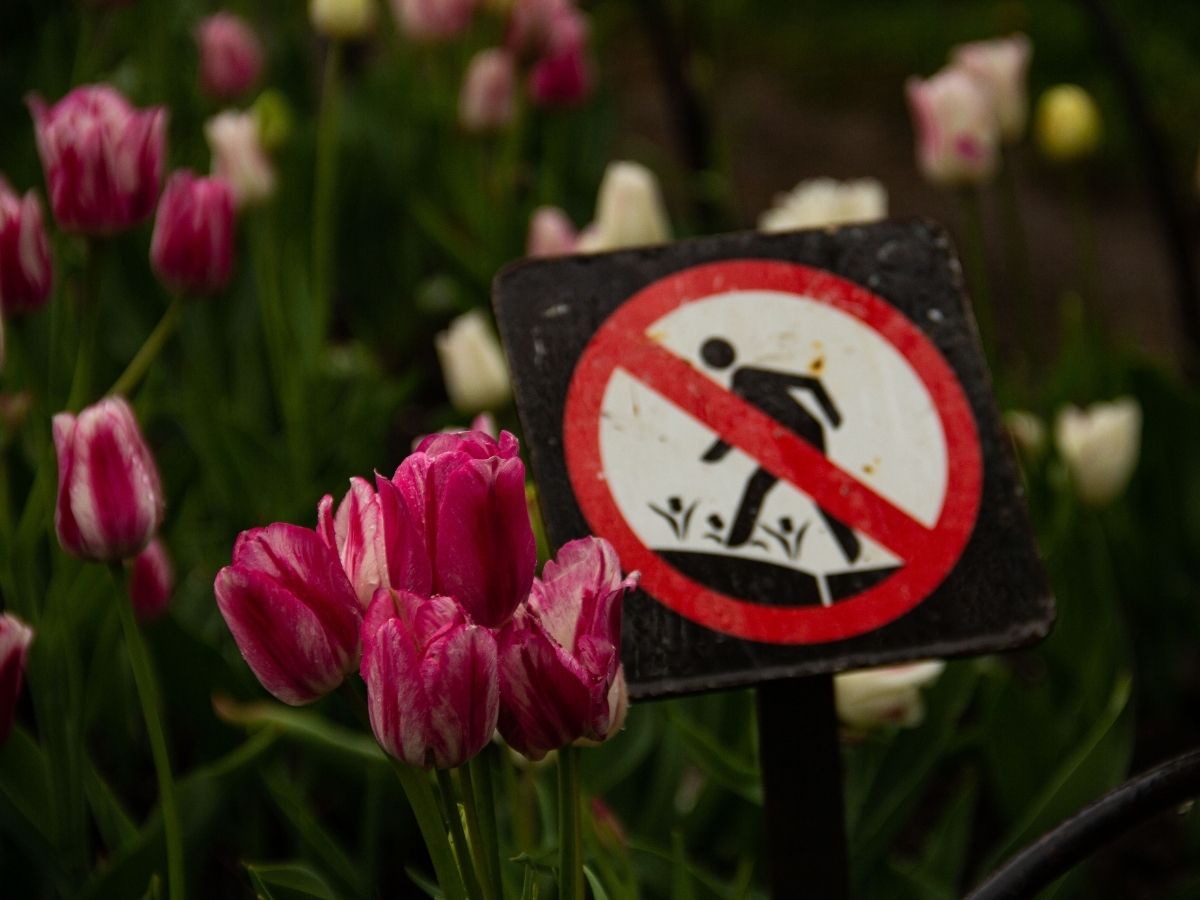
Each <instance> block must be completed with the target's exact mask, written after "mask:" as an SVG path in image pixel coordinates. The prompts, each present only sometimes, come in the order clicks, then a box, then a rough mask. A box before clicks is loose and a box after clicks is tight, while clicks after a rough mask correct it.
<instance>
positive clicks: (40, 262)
mask: <svg viewBox="0 0 1200 900" xmlns="http://www.w3.org/2000/svg"><path fill="white" fill-rule="evenodd" d="M52 278H53V272H52V270H51V266H50V242H49V240H47V238H46V227H45V225H44V224H43V222H42V204H41V203H40V202H39V201H38V198H37V194H35V193H34V192H33V191H29V192H28V193H26V194H25V196H24V197H18V196H17V194H16V192H14V191H13V189H12V188H11V187H9V185H8V182H7V181H5V180H4V179H3V178H0V309H2V310H3V311H4V314H5V315H12V314H14V313H25V312H33V311H35V310H38V309H41V307H42V306H43V305H44V304H45V302H46V300H47V299H48V298H49V296H50V282H51V280H52Z"/></svg>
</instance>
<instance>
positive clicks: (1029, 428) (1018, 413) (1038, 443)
mask: <svg viewBox="0 0 1200 900" xmlns="http://www.w3.org/2000/svg"><path fill="white" fill-rule="evenodd" d="M1004 427H1005V428H1006V429H1008V433H1009V435H1010V436H1011V437H1012V439H1013V443H1014V444H1016V445H1017V449H1018V450H1020V451H1021V452H1022V453H1027V454H1028V455H1030V456H1037V455H1038V454H1039V453H1041V452H1042V449H1043V448H1044V447H1045V446H1046V426H1045V425H1044V424H1042V420H1041V419H1039V418H1038V417H1037V416H1035V415H1034V414H1033V413H1031V412H1030V411H1029V410H1027V409H1010V410H1009V411H1008V412H1006V413H1005V414H1004Z"/></svg>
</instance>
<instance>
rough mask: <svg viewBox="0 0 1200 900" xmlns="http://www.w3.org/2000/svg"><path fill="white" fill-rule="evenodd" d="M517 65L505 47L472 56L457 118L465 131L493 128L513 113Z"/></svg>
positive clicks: (459, 99)
mask: <svg viewBox="0 0 1200 900" xmlns="http://www.w3.org/2000/svg"><path fill="white" fill-rule="evenodd" d="M515 83H516V65H515V63H514V62H513V58H512V57H511V56H509V54H508V52H507V51H505V50H500V49H496V48H493V49H491V50H480V51H479V52H478V53H476V54H475V56H474V57H473V58H472V59H471V64H470V65H469V66H468V67H467V75H466V77H465V78H464V79H463V86H462V93H461V94H459V98H458V121H459V122H460V123H461V124H462V126H463V128H465V129H466V130H467V131H494V130H497V129H500V128H503V127H504V126H505V125H507V124H509V123H510V122H511V121H512V118H513V114H514V112H515V105H516V100H515Z"/></svg>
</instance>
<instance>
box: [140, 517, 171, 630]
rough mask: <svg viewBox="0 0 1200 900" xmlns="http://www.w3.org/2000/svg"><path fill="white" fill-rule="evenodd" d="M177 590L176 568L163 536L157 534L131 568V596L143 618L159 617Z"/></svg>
mask: <svg viewBox="0 0 1200 900" xmlns="http://www.w3.org/2000/svg"><path fill="white" fill-rule="evenodd" d="M174 590H175V568H174V567H173V566H172V565H171V557H170V556H169V555H168V554H167V548H166V546H165V545H164V544H163V542H162V541H161V540H159V539H158V538H155V539H154V540H152V541H151V542H150V543H149V544H147V545H146V549H145V550H143V551H142V552H141V553H139V554H138V555H137V556H135V557H134V558H133V565H132V567H131V569H130V572H129V599H130V600H131V601H132V602H133V611H134V613H135V614H136V615H137V617H138V618H139V619H141V620H142V621H143V622H150V621H152V620H154V619H157V618H158V617H159V616H160V615H162V614H163V612H164V611H165V610H166V608H167V604H168V603H169V602H170V600H171V593H172V591H174Z"/></svg>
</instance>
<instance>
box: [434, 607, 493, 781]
mask: <svg viewBox="0 0 1200 900" xmlns="http://www.w3.org/2000/svg"><path fill="white" fill-rule="evenodd" d="M421 677H422V679H423V681H424V684H425V694H426V696H427V697H428V698H429V700H430V701H431V708H430V717H429V727H430V744H431V750H432V753H433V764H434V765H435V766H437V767H438V768H439V769H451V768H455V767H456V766H461V765H462V764H463V763H465V762H467V761H468V760H469V759H471V758H472V757H474V756H475V755H476V754H478V753H479V752H480V751H481V750H482V749H483V748H484V747H486V746H487V744H488V742H489V741H490V740H491V739H492V735H493V734H494V733H495V731H496V722H497V719H498V717H499V714H500V688H499V683H498V676H497V649H496V639H495V637H493V636H492V633H491V632H490V631H488V630H487V629H486V628H479V627H478V626H474V625H467V626H462V627H459V628H455V629H453V630H451V631H450V632H449V633H448V634H447V635H446V637H445V639H444V640H441V641H438V642H436V643H434V644H432V645H431V646H430V648H429V652H428V653H427V655H426V657H425V660H424V662H423V664H422V666H421Z"/></svg>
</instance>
